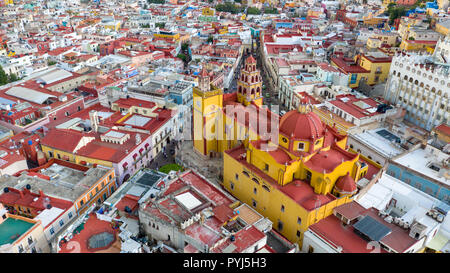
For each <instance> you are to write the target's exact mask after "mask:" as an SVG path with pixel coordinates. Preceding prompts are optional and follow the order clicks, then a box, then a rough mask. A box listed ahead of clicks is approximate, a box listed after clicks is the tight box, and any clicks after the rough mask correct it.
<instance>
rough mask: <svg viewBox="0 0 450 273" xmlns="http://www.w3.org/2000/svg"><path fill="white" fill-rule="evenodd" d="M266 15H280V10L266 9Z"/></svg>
mask: <svg viewBox="0 0 450 273" xmlns="http://www.w3.org/2000/svg"><path fill="white" fill-rule="evenodd" d="M264 13H266V14H278V9H276V8H265V9H264Z"/></svg>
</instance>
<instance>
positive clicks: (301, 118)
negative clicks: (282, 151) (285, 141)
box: [280, 110, 325, 140]
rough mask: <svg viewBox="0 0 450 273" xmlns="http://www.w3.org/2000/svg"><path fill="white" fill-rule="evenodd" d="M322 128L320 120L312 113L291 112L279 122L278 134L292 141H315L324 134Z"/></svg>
mask: <svg viewBox="0 0 450 273" xmlns="http://www.w3.org/2000/svg"><path fill="white" fill-rule="evenodd" d="M324 131H325V130H324V126H323V124H322V121H321V120H320V118H319V117H318V116H317V115H316V114H315V113H313V112H309V113H300V112H298V111H297V110H292V111H289V112H288V113H286V114H285V115H284V116H283V117H282V118H281V121H280V132H281V133H283V134H285V135H286V136H288V137H290V138H294V139H304V140H306V139H316V138H320V137H322V136H323V134H324Z"/></svg>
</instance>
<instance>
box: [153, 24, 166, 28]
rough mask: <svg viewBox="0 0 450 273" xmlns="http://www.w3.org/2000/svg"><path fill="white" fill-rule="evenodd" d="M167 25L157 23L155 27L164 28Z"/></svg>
mask: <svg viewBox="0 0 450 273" xmlns="http://www.w3.org/2000/svg"><path fill="white" fill-rule="evenodd" d="M165 26H166V23H155V27H159V28H164V27H165Z"/></svg>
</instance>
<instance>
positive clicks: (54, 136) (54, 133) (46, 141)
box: [41, 129, 83, 153]
mask: <svg viewBox="0 0 450 273" xmlns="http://www.w3.org/2000/svg"><path fill="white" fill-rule="evenodd" d="M82 138H83V134H82V133H80V132H77V131H74V130H67V129H51V130H49V131H48V133H47V134H46V135H45V136H44V137H43V138H42V140H41V145H45V146H49V147H52V148H54V149H58V150H62V151H66V152H71V153H72V152H73V150H75V148H76V147H77V145H78V143H79V142H80V140H81V139H82ZM62 139H63V140H64V141H61V140H62Z"/></svg>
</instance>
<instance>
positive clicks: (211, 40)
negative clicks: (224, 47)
mask: <svg viewBox="0 0 450 273" xmlns="http://www.w3.org/2000/svg"><path fill="white" fill-rule="evenodd" d="M212 42H214V37H213V36H212V35H209V37H208V40H207V43H208V44H210V43H212Z"/></svg>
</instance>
